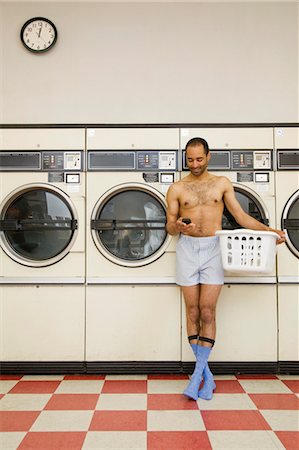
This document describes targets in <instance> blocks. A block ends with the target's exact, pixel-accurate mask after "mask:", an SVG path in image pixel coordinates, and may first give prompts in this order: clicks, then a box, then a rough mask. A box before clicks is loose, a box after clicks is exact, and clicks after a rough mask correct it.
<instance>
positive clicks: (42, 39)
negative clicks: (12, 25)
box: [21, 17, 57, 53]
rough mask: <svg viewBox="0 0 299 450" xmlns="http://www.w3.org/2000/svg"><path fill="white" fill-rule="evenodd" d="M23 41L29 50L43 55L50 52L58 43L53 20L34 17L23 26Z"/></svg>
mask: <svg viewBox="0 0 299 450" xmlns="http://www.w3.org/2000/svg"><path fill="white" fill-rule="evenodd" d="M21 41H22V43H23V44H24V46H25V47H26V48H27V50H30V51H31V52H34V53H43V52H46V51H48V50H50V49H51V48H52V47H53V46H54V44H55V43H56V41H57V29H56V27H55V25H54V23H53V22H51V20H49V19H45V18H44V17H34V18H32V19H29V20H27V22H25V23H24V25H23V26H22V29H21Z"/></svg>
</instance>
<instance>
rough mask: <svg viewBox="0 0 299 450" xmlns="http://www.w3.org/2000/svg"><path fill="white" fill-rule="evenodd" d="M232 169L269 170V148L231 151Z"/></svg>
mask: <svg viewBox="0 0 299 450" xmlns="http://www.w3.org/2000/svg"><path fill="white" fill-rule="evenodd" d="M232 169H233V170H234V169H237V170H242V169H245V170H250V169H251V170H270V169H271V151H270V150H249V151H248V150H244V151H243V150H237V151H233V152H232Z"/></svg>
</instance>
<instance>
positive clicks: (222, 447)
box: [208, 430, 284, 450]
mask: <svg viewBox="0 0 299 450" xmlns="http://www.w3.org/2000/svg"><path fill="white" fill-rule="evenodd" d="M208 436H209V439H210V442H211V445H212V448H213V450H233V449H235V450H242V449H246V450H268V449H269V450H271V449H276V450H277V449H284V446H283V445H282V444H281V442H280V441H279V439H278V437H277V436H276V435H275V434H274V433H273V431H257V430H256V431H208Z"/></svg>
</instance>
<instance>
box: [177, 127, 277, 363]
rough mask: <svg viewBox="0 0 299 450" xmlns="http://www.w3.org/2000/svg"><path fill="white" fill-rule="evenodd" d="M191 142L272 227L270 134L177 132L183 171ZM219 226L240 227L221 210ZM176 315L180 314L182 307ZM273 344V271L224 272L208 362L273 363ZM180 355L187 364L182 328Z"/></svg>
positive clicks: (247, 205) (269, 131)
mask: <svg viewBox="0 0 299 450" xmlns="http://www.w3.org/2000/svg"><path fill="white" fill-rule="evenodd" d="M192 137H202V138H204V139H206V140H207V142H208V144H209V147H210V150H211V160H210V163H209V171H210V172H212V173H214V174H215V175H219V176H225V177H227V178H229V179H230V181H231V182H232V183H233V186H234V189H235V193H236V196H237V199H238V200H239V202H240V204H241V205H242V207H243V209H244V210H245V211H246V212H247V213H248V214H249V215H251V216H253V217H254V218H256V219H257V220H259V221H261V222H262V223H265V224H269V225H270V226H271V227H275V196H274V195H275V186H274V172H273V159H274V155H273V129H272V128H189V129H182V130H181V146H182V149H183V166H184V165H185V159H184V148H185V145H186V143H187V141H188V140H189V139H191V138H192ZM185 167H186V165H185ZM185 174H187V172H182V176H184V175H185ZM222 227H223V229H235V228H242V227H240V226H239V225H238V224H237V223H236V222H235V221H234V219H233V217H232V216H231V215H230V214H229V212H228V211H227V210H225V211H224V215H223V221H222ZM182 314H183V315H184V314H185V311H184V304H183V312H182ZM249 335H250V339H249V338H248V336H249ZM276 343H277V299H276V270H275V269H274V270H273V272H272V273H270V274H266V275H265V274H261V275H255V276H252V275H251V274H246V273H245V274H244V275H243V274H242V275H241V274H234V273H229V272H226V273H225V285H224V287H223V289H222V292H221V295H220V299H219V301H218V305H217V336H216V344H215V347H214V349H213V352H212V354H211V361H217V362H222V361H225V362H232V363H233V362H234V361H237V362H244V363H249V364H251V363H255V364H256V363H257V362H258V363H265V364H268V363H272V362H276V361H277V344H276ZM182 354H183V358H182V359H183V361H193V355H192V352H191V351H190V347H189V345H188V341H187V339H186V330H185V328H183V335H182Z"/></svg>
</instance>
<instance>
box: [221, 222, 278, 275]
mask: <svg viewBox="0 0 299 450" xmlns="http://www.w3.org/2000/svg"><path fill="white" fill-rule="evenodd" d="M216 235H217V236H219V238H220V248H221V256H222V263H223V267H224V269H225V270H228V271H230V272H237V273H239V272H240V273H241V272H242V273H245V272H255V273H258V274H260V273H269V272H271V271H272V270H273V266H274V263H275V255H276V240H277V239H278V238H279V235H278V234H276V233H274V232H272V231H255V230H248V229H239V230H221V231H217V232H216Z"/></svg>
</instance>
